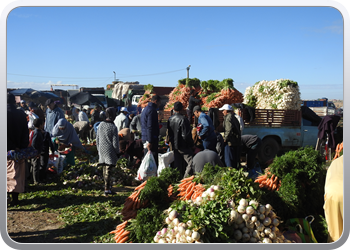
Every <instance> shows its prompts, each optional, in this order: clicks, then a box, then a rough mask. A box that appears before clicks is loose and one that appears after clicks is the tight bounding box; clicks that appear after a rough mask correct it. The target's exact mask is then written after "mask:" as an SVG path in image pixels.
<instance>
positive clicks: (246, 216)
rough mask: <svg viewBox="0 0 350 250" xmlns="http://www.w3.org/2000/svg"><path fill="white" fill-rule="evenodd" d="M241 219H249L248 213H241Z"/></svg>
mask: <svg viewBox="0 0 350 250" xmlns="http://www.w3.org/2000/svg"><path fill="white" fill-rule="evenodd" d="M242 219H243V220H244V221H248V220H249V219H250V217H249V215H248V214H242Z"/></svg>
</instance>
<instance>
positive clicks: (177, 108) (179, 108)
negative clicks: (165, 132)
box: [174, 102, 183, 111]
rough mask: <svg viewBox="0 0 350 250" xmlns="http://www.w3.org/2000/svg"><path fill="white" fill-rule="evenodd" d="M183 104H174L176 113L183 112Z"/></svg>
mask: <svg viewBox="0 0 350 250" xmlns="http://www.w3.org/2000/svg"><path fill="white" fill-rule="evenodd" d="M182 107H183V106H182V103H181V102H175V103H174V110H175V111H181V110H182Z"/></svg>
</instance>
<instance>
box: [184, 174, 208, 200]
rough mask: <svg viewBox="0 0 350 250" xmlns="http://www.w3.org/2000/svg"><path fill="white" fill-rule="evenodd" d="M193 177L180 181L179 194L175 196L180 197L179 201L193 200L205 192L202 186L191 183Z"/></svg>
mask: <svg viewBox="0 0 350 250" xmlns="http://www.w3.org/2000/svg"><path fill="white" fill-rule="evenodd" d="M193 178H194V175H192V176H190V177H187V178H184V179H182V180H181V181H180V184H179V188H178V191H179V192H180V193H179V194H178V195H177V196H180V199H181V200H190V199H191V200H193V201H194V200H195V199H196V198H197V197H198V196H201V195H202V194H203V192H204V191H205V188H204V187H203V186H202V184H200V183H199V184H196V182H192V180H193Z"/></svg>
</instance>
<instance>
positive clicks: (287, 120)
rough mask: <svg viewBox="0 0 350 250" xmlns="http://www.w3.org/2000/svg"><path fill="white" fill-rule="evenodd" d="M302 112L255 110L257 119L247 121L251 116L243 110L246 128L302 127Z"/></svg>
mask: <svg viewBox="0 0 350 250" xmlns="http://www.w3.org/2000/svg"><path fill="white" fill-rule="evenodd" d="M300 112H301V111H299V110H280V109H255V119H254V120H253V121H251V122H249V121H247V120H248V119H247V117H248V115H249V113H248V111H247V110H243V120H245V121H246V122H245V125H244V126H245V127H250V126H263V127H284V126H300V125H301V113H300Z"/></svg>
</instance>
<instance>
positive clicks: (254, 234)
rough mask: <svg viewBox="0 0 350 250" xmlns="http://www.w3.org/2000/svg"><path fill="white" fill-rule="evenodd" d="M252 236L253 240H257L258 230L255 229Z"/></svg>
mask: <svg viewBox="0 0 350 250" xmlns="http://www.w3.org/2000/svg"><path fill="white" fill-rule="evenodd" d="M252 235H253V237H255V238H259V236H260V233H259V231H258V230H256V229H255V230H254V231H253V233H252Z"/></svg>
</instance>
